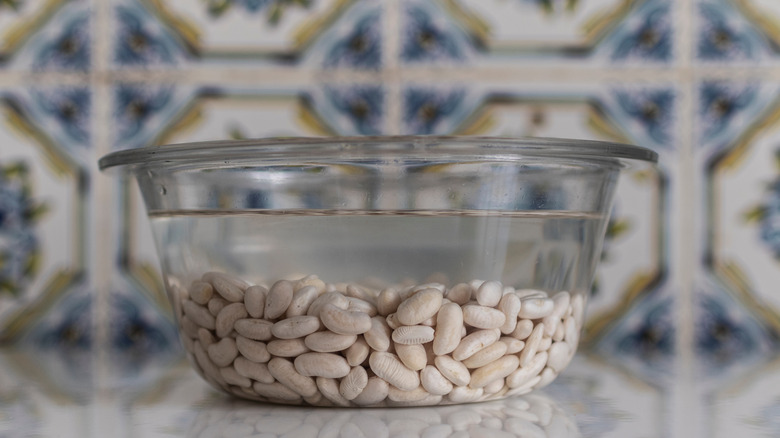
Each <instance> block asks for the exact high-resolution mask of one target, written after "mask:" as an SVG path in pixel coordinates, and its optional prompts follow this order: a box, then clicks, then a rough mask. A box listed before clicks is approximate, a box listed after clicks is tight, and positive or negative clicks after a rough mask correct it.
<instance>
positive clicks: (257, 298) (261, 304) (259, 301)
mask: <svg viewBox="0 0 780 438" xmlns="http://www.w3.org/2000/svg"><path fill="white" fill-rule="evenodd" d="M266 294H268V290H267V289H266V288H264V287H263V286H249V287H248V288H247V289H246V291H245V292H244V305H245V306H246V311H247V313H249V316H251V317H252V318H262V317H263V314H264V313H265V296H266Z"/></svg>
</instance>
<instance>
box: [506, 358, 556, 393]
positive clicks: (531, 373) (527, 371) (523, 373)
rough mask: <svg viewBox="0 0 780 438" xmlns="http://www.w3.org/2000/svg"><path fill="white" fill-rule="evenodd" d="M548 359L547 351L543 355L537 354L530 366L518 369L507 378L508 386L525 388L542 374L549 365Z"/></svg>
mask: <svg viewBox="0 0 780 438" xmlns="http://www.w3.org/2000/svg"><path fill="white" fill-rule="evenodd" d="M547 357H548V354H547V352H546V351H543V352H541V353H537V354H536V355H535V356H534V357H533V358H532V359H531V360H530V361H529V362H528V364H526V365H524V366H521V367H520V368H518V369H517V371H514V372H512V374H510V375H509V376H507V378H506V384H507V386H508V387H510V388H517V387H519V386H524V385H526V384H527V383H528V381H530V380H531V379H533V378H534V377H536V376H537V375H539V373H541V372H542V369H544V367H545V365H546V364H547Z"/></svg>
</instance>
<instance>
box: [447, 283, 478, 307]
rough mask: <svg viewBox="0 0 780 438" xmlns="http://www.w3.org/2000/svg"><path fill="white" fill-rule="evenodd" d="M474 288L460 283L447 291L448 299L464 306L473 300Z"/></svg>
mask: <svg viewBox="0 0 780 438" xmlns="http://www.w3.org/2000/svg"><path fill="white" fill-rule="evenodd" d="M471 294H472V287H471V286H470V285H468V284H466V283H460V284H456V285H455V286H453V287H452V288H451V289H450V290H448V291H447V295H446V297H447V299H448V300H450V301H452V302H453V303H455V304H458V305H461V306H462V305H464V304H466V303H468V302H469V300H471Z"/></svg>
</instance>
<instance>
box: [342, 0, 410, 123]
mask: <svg viewBox="0 0 780 438" xmlns="http://www.w3.org/2000/svg"><path fill="white" fill-rule="evenodd" d="M384 7H385V8H387V9H386V13H385V14H384V21H383V25H384V31H385V35H383V38H382V41H383V44H384V46H383V48H384V51H383V53H384V59H383V60H382V64H383V67H382V68H383V73H385V74H386V75H387V77H386V78H385V86H386V90H387V91H386V98H387V107H386V108H387V120H386V121H385V130H386V133H390V134H400V133H401V116H402V108H401V105H402V104H401V101H402V96H401V72H400V66H399V59H400V35H401V32H400V31H401V17H400V15H401V10H400V5H399V2H397V1H392V2H385V3H384ZM335 77H338V74H336V75H335Z"/></svg>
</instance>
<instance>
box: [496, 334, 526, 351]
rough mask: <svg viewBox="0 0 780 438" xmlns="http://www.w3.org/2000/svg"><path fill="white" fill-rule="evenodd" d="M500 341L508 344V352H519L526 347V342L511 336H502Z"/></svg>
mask: <svg viewBox="0 0 780 438" xmlns="http://www.w3.org/2000/svg"><path fill="white" fill-rule="evenodd" d="M499 341H501V342H503V343H504V344H506V354H515V353H519V352H520V351H522V350H523V347H525V342H523V341H519V340H517V339H515V338H513V337H511V336H502V337H501V338H500V339H499Z"/></svg>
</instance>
